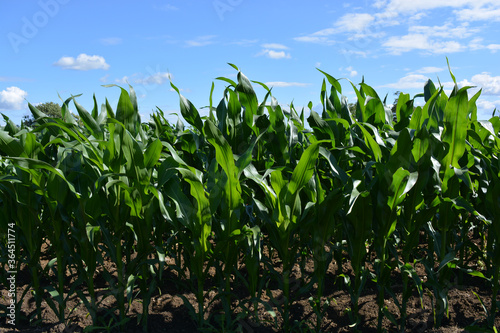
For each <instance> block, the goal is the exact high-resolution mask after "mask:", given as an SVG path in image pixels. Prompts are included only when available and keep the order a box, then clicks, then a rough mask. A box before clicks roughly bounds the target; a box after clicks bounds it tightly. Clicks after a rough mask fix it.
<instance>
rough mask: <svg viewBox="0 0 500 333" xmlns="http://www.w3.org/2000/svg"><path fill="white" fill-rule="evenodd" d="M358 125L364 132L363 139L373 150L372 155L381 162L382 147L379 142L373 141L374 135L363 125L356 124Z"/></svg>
mask: <svg viewBox="0 0 500 333" xmlns="http://www.w3.org/2000/svg"><path fill="white" fill-rule="evenodd" d="M356 125H358V127H359V128H360V129H361V131H362V132H363V139H364V141H365V143H366V144H367V145H368V147H369V148H370V150H371V153H372V154H373V157H374V158H375V160H376V161H377V162H380V161H381V159H382V150H381V149H380V146H379V145H378V144H377V142H376V141H375V140H374V139H373V137H372V135H371V134H370V132H368V130H367V129H366V128H365V127H364V125H363V124H362V123H358V122H356Z"/></svg>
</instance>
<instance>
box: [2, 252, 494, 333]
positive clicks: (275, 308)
mask: <svg viewBox="0 0 500 333" xmlns="http://www.w3.org/2000/svg"><path fill="white" fill-rule="evenodd" d="M270 257H271V259H270V261H269V262H270V263H271V264H272V265H273V266H274V267H275V270H276V271H277V272H280V269H281V266H280V263H279V261H278V259H277V258H276V256H273V255H271V256H270ZM299 259H300V258H299ZM48 261H49V258H47V257H44V256H43V254H42V257H41V263H42V266H45V265H47V263H48ZM299 262H300V260H299ZM166 263H167V265H166V267H167V269H166V270H165V272H164V275H163V278H162V281H163V282H162V284H161V285H159V286H157V289H156V291H155V292H154V293H153V296H152V299H151V303H150V305H149V313H150V315H149V326H148V331H149V332H174V333H175V332H196V331H198V328H197V326H196V324H195V321H194V320H193V318H192V317H191V314H190V311H189V305H191V306H193V307H194V308H195V309H197V302H196V297H195V295H194V293H192V292H188V291H186V290H188V288H187V286H186V281H182V279H181V278H180V277H179V276H178V274H177V272H176V271H174V270H173V269H170V268H169V267H170V266H169V264H172V263H173V259H171V258H167V259H166ZM261 269H266V268H265V267H264V265H262V266H261ZM415 269H416V271H417V273H418V275H419V276H420V278H421V279H423V280H424V281H425V279H426V272H425V269H424V268H423V266H422V265H421V264H417V265H416V266H415ZM104 270H107V271H108V272H114V273H115V274H116V268H115V267H114V264H112V263H110V262H105V264H104V267H99V268H98V270H97V272H96V273H95V276H94V277H95V282H96V292H97V295H98V297H97V301H98V304H99V308H100V310H99V313H98V316H100V318H102V322H103V323H104V322H109V319H110V318H111V316H113V315H115V316H116V315H117V313H118V312H117V311H114V309H115V307H116V301H115V299H114V297H112V296H107V297H106V296H105V295H109V292H108V290H107V288H108V287H109V286H108V285H107V283H106V281H105V279H104V278H103V277H102V271H104ZM239 271H240V273H241V274H242V275H243V276H245V274H247V273H246V270H245V267H244V265H243V263H242V264H241V268H240V270H239ZM313 271H314V266H313V262H312V260H310V259H306V260H304V261H303V262H301V265H299V264H297V265H295V267H294V268H293V270H292V274H291V284H290V285H291V292H292V298H293V300H292V302H291V307H290V319H291V321H290V322H291V331H294V332H316V331H322V332H351V331H353V329H352V328H350V326H349V325H350V324H351V320H350V318H349V315H348V313H347V311H346V310H347V309H348V308H350V307H352V304H351V298H350V296H349V294H348V293H347V291H346V288H345V285H344V284H343V282H342V281H343V279H342V278H341V277H340V276H339V275H340V274H345V275H350V274H351V273H352V271H351V268H350V265H349V264H348V263H347V264H344V265H343V266H342V267H341V268H339V267H338V266H337V265H336V264H335V262H333V263H331V264H330V266H329V268H328V272H327V275H326V277H325V279H324V286H325V288H324V292H323V294H322V298H321V303H322V304H323V306H324V316H323V319H322V320H321V322H320V327H321V329H320V330H319V329H318V328H317V326H316V324H317V316H316V314H315V311H314V310H313V307H312V305H311V301H310V298H311V297H314V296H315V295H316V287H317V283H315V281H313V280H311V279H310V278H309V277H310V276H312V275H313V274H312V272H313ZM74 274H75V273H74V272H70V271H68V272H67V281H68V284H70V283H71V281H72V280H74V279H75V276H74ZM454 276H455V277H454V278H452V279H451V283H449V284H448V300H449V313H448V316H445V317H444V318H443V319H442V322H441V325H440V327H439V328H433V326H434V316H433V296H432V291H431V290H427V289H426V288H425V287H424V290H423V291H424V292H423V298H422V300H421V299H420V297H419V294H418V293H417V291H414V293H413V295H412V296H411V297H410V300H409V302H408V308H407V325H406V326H407V327H406V332H444V333H448V332H464V331H466V327H468V326H470V325H473V324H474V323H475V325H478V326H481V325H482V327H485V320H486V312H485V310H484V308H483V305H482V304H481V301H482V302H484V306H485V307H486V309H489V306H490V303H491V285H490V283H489V282H488V281H487V280H485V279H481V278H478V277H473V276H470V275H467V274H463V275H460V274H458V273H457V274H456V275H454ZM302 277H304V278H302ZM52 278H54V277H52ZM49 279H50V276H49ZM391 279H392V280H391V283H392V292H393V293H394V294H395V295H396V298H397V299H398V300H401V294H402V281H401V278H400V276H399V274H397V273H396V272H395V273H394V274H393V276H391ZM459 280H460V282H459ZM234 281H235V282H234V283H233V309H236V310H234V312H235V316H238V314H239V315H240V317H241V318H239V317H236V318H233V319H234V331H240V332H281V331H283V326H282V325H283V320H282V315H281V314H280V310H279V309H280V308H281V305H282V304H283V303H284V298H283V295H282V293H281V290H280V289H279V288H278V283H277V282H276V281H274V280H272V279H270V280H268V281H266V283H265V285H266V286H265V290H263V291H262V292H261V295H260V302H259V304H258V309H257V311H256V312H254V311H253V307H252V305H251V300H250V296H249V294H248V291H247V288H246V287H245V286H244V285H243V284H242V283H241V282H238V281H241V279H235V280H234ZM29 283H30V276H29V273H28V269H27V267H22V269H21V271H19V272H18V273H17V275H16V285H17V292H18V294H17V295H23V293H24V292H25V291H26V289H27V288H28V285H29ZM216 285H217V281H216V278H215V272H214V270H212V271H211V274H209V278H208V279H207V281H206V282H205V290H207V291H206V292H205V310H204V316H205V319H206V320H207V322H208V323H210V324H211V325H213V327H215V328H214V329H213V330H212V331H216V332H217V331H218V329H217V327H220V326H219V325H218V322H220V320H221V319H220V318H221V314H222V313H224V309H223V308H222V305H221V302H220V299H218V298H217V297H216V287H215V286H216ZM0 289H1V294H2V298H1V299H0V302H1V303H3V304H5V302H6V300H7V292H8V291H7V290H6V288H5V287H4V286H0ZM414 289H415V288H414ZM299 291H300V293H299ZM83 292H84V293H86V290H85V289H83ZM87 295H88V294H87ZM136 295H137V297H136V298H135V299H134V300H133V301H132V303H131V305H130V307H129V309H128V314H127V319H128V322H127V323H126V324H125V325H124V328H122V329H121V330H119V329H109V331H113V332H119V331H121V332H140V331H142V327H141V326H140V325H138V319H139V318H140V314H141V313H142V303H141V295H140V294H139V293H137V294H136ZM480 299H481V301H480ZM385 305H386V306H387V309H388V311H389V312H390V313H391V314H392V315H393V316H394V317H395V318H396V320H398V319H399V318H400V313H399V310H398V308H397V306H396V305H395V303H394V300H393V299H392V298H391V297H389V296H388V295H387V293H386V299H385ZM244 308H249V309H250V310H248V311H246V312H245V310H244ZM35 310H36V304H35V300H34V297H33V295H32V293H31V292H27V293H26V294H25V296H24V299H23V303H22V307H21V318H20V319H17V327H16V328H15V329H14V328H11V327H10V326H9V325H7V323H6V320H5V318H0V332H28V333H35V332H36V333H39V332H40V333H41V332H83V330H84V328H85V327H87V330H88V329H90V327H88V326H89V325H91V318H90V316H88V311H87V310H86V308H85V306H84V305H83V304H81V301H80V299H79V298H78V297H77V296H76V294H73V296H71V297H69V299H68V301H67V306H66V316H67V318H69V319H68V320H67V322H66V323H64V324H63V323H60V322H59V320H58V318H57V316H56V315H55V312H54V311H53V310H52V309H51V307H50V306H49V305H48V304H47V303H46V302H45V301H44V302H43V303H42V317H43V323H41V324H38V325H35V326H33V324H32V325H30V323H29V321H28V319H26V318H29V317H30V316H31V317H33V316H32V315H33V314H34V313H35ZM359 313H360V319H361V321H360V323H359V325H358V327H357V329H358V330H359V331H361V332H376V331H377V330H376V327H377V316H378V306H377V286H376V285H375V283H373V282H371V281H368V282H367V285H366V287H365V289H364V292H363V294H362V296H361V298H360V300H359ZM498 317H499V316H497V319H496V321H495V324H496V325H495V326H496V327H500V318H498ZM383 328H384V330H386V331H389V332H392V331H397V329H398V328H397V327H396V326H395V325H393V324H392V323H391V322H390V321H389V320H388V319H387V318H384V320H383ZM206 330H208V328H207V329H206ZM91 331H106V329H105V328H95V327H94V328H93V329H92V330H91Z"/></svg>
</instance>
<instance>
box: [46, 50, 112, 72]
mask: <svg viewBox="0 0 500 333" xmlns="http://www.w3.org/2000/svg"><path fill="white" fill-rule="evenodd" d="M54 65H55V66H59V67H61V68H63V69H73V70H78V71H88V70H92V69H104V70H107V69H108V68H109V65H108V64H107V63H106V60H105V59H104V58H103V57H101V56H98V55H92V56H90V55H87V54H85V53H82V54H80V55H78V57H76V59H75V58H73V57H62V58H61V59H59V60H58V61H57V62H55V63H54Z"/></svg>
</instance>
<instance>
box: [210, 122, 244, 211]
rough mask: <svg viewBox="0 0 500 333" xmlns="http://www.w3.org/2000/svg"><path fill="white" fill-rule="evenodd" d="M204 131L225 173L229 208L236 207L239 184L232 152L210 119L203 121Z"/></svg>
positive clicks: (239, 191) (238, 198)
mask: <svg viewBox="0 0 500 333" xmlns="http://www.w3.org/2000/svg"><path fill="white" fill-rule="evenodd" d="M203 129H204V133H205V136H206V138H207V140H208V141H209V142H210V143H211V144H212V145H213V146H214V147H215V152H216V159H217V162H219V164H220V166H221V167H222V169H223V170H224V172H225V173H226V175H227V179H228V181H227V186H226V187H227V188H226V191H227V195H228V198H229V204H230V205H229V208H230V209H236V207H238V205H239V204H240V200H241V186H240V182H239V180H238V170H237V168H236V165H235V163H234V156H233V152H232V151H231V147H230V146H229V143H228V142H227V141H226V139H225V138H224V136H223V135H222V133H221V132H220V131H219V129H218V128H217V127H216V126H215V125H214V123H212V121H211V120H210V119H207V121H205V125H204V128H203Z"/></svg>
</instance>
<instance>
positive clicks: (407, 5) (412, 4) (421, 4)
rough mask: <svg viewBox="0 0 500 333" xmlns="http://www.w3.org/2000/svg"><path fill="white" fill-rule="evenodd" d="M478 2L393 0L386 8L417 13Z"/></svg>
mask: <svg viewBox="0 0 500 333" xmlns="http://www.w3.org/2000/svg"><path fill="white" fill-rule="evenodd" d="M479 1H481V0H479ZM474 3H477V1H474V0H439V1H436V0H412V1H408V0H391V1H390V2H389V3H388V4H387V5H386V9H387V10H390V11H394V12H398V13H410V14H411V13H415V12H420V11H424V10H431V9H436V8H442V7H453V8H460V7H463V6H466V5H471V4H474Z"/></svg>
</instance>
